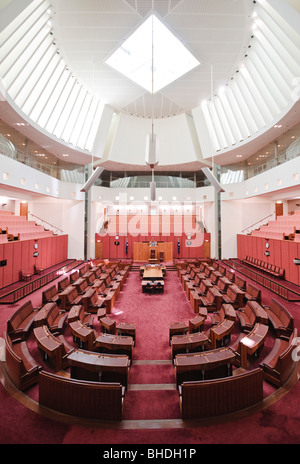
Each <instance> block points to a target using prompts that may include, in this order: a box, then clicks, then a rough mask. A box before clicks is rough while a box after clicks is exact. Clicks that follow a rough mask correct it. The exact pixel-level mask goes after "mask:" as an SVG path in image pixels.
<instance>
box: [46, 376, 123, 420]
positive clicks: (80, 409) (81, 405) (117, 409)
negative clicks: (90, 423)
mask: <svg viewBox="0 0 300 464" xmlns="http://www.w3.org/2000/svg"><path fill="white" fill-rule="evenodd" d="M124 397H125V388H124V387H123V386H122V385H121V384H120V383H104V382H91V381H84V380H77V379H70V378H67V377H61V376H59V375H57V374H53V373H50V372H45V371H41V372H40V374H39V403H40V404H41V405H43V406H45V407H47V408H50V409H54V410H55V411H59V412H61V413H63V414H68V415H70V416H76V417H83V418H86V419H93V420H95V419H96V420H105V421H121V420H122V417H123V405H124Z"/></svg>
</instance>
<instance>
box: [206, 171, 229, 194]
mask: <svg viewBox="0 0 300 464" xmlns="http://www.w3.org/2000/svg"><path fill="white" fill-rule="evenodd" d="M202 172H203V174H204V175H205V177H206V178H207V179H208V180H209V181H210V183H211V184H212V186H213V187H215V189H216V190H217V192H225V190H223V188H222V187H221V185H220V183H219V181H218V180H217V179H216V177H215V176H214V174H213V173H212V171H211V170H210V169H209V168H202Z"/></svg>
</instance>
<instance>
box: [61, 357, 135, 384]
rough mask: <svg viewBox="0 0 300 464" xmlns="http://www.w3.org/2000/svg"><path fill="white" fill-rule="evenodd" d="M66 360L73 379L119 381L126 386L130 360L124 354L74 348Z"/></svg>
mask: <svg viewBox="0 0 300 464" xmlns="http://www.w3.org/2000/svg"><path fill="white" fill-rule="evenodd" d="M68 362H69V366H70V367H71V377H72V378H73V379H78V380H91V381H99V382H120V383H121V385H123V386H124V387H127V383H128V373H129V366H130V360H129V358H128V356H126V355H114V354H102V353H101V354H100V353H95V352H91V351H84V350H74V351H73V352H72V353H71V354H69V355H68Z"/></svg>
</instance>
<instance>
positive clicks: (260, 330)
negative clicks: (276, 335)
mask: <svg viewBox="0 0 300 464" xmlns="http://www.w3.org/2000/svg"><path fill="white" fill-rule="evenodd" d="M268 330H269V327H268V326H267V325H264V324H260V323H259V322H258V323H257V324H255V326H254V328H253V330H251V332H250V333H249V334H248V335H247V336H246V337H244V338H242V340H241V341H240V353H241V367H242V368H244V369H247V357H248V355H249V356H252V355H253V354H255V353H256V352H257V350H258V349H259V348H260V347H262V346H263V344H264V342H265V338H266V336H267V334H268Z"/></svg>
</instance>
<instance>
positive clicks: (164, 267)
mask: <svg viewBox="0 0 300 464" xmlns="http://www.w3.org/2000/svg"><path fill="white" fill-rule="evenodd" d="M146 269H161V270H162V273H163V277H165V276H166V275H167V268H166V266H162V265H161V264H157V265H145V266H141V267H140V277H143V275H144V272H145V270H146Z"/></svg>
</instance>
